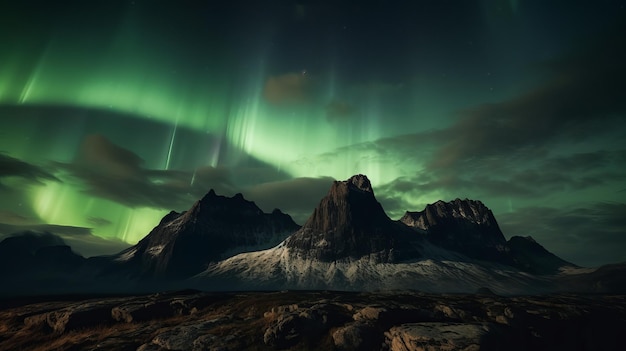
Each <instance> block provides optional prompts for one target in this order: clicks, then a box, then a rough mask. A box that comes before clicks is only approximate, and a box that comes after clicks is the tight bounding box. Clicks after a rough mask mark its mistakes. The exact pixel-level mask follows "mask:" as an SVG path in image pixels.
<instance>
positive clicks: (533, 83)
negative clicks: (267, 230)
mask: <svg viewBox="0 0 626 351" xmlns="http://www.w3.org/2000/svg"><path fill="white" fill-rule="evenodd" d="M625 6H626V2H625V1H616V0H612V1H609V0H606V1H604V0H600V1H560V0H555V1H539V0H536V1H534V0H527V1H524V0H475V1H470V0H468V1H460V0H459V1H447V0H438V1H434V0H429V1H425V0H414V1H223V2H217V1H158V0H134V1H116V0H112V1H111V0H109V1H98V0H95V1H22V2H17V1H13V2H9V1H6V2H2V4H0V235H7V234H10V233H12V232H16V231H20V230H24V229H38V230H48V231H51V232H54V233H56V234H59V235H60V236H62V237H63V238H64V239H65V240H66V242H68V243H69V244H70V245H72V246H73V247H74V249H75V250H76V251H78V252H80V253H82V254H83V255H86V256H90V255H96V254H104V253H113V252H116V251H118V250H120V249H122V248H124V247H127V246H128V245H130V244H133V243H136V242H137V241H138V240H139V239H141V238H142V237H143V236H145V235H146V234H147V233H148V232H149V231H150V230H151V229H152V228H153V227H154V226H155V225H156V224H158V222H159V220H160V218H161V217H162V216H163V215H165V214H166V213H168V212H169V211H170V210H177V211H182V210H185V209H187V208H189V207H190V206H191V205H192V204H193V202H194V201H196V200H197V199H199V198H200V197H202V195H204V194H205V193H206V192H208V190H209V189H211V188H213V189H215V190H216V191H217V193H218V194H223V195H229V196H231V195H233V194H235V193H238V192H242V193H243V194H244V196H245V197H246V198H247V199H250V200H253V201H255V202H256V203H257V204H258V205H259V206H260V207H261V208H262V209H263V210H264V211H266V212H269V211H271V210H272V209H273V208H280V209H281V210H283V211H284V212H287V213H289V214H291V215H292V217H293V218H294V220H296V222H298V223H299V224H302V223H304V221H305V220H306V218H307V217H308V215H309V214H310V213H311V211H312V210H313V208H314V207H315V206H316V205H317V203H318V201H319V199H320V198H321V197H322V196H324V195H325V194H326V192H327V191H328V188H329V186H330V184H331V182H332V180H334V179H339V180H341V179H346V178H348V177H350V176H351V175H353V174H357V173H363V174H366V175H367V176H368V177H369V178H370V180H371V182H372V185H373V186H374V191H375V193H376V196H377V198H378V200H379V201H380V202H381V203H382V204H383V206H384V208H385V210H386V211H387V213H388V215H389V216H390V217H391V218H393V219H398V218H400V217H401V216H402V214H403V213H404V211H407V210H410V211H417V210H422V209H423V208H424V206H425V205H426V204H428V203H433V202H435V201H437V200H439V199H442V200H446V201H449V200H452V199H455V198H470V199H478V200H481V201H483V202H484V203H485V204H486V205H487V206H488V207H490V208H491V209H492V210H493V212H494V214H495V216H496V218H497V219H498V221H499V224H500V226H501V228H502V230H503V232H504V234H505V236H506V237H510V236H513V235H523V236H527V235H531V236H532V237H533V238H535V239H536V240H537V241H538V242H540V243H541V244H543V245H544V246H545V247H546V248H547V249H548V250H550V251H552V252H554V253H556V254H557V255H559V256H561V257H562V258H564V259H566V260H570V261H572V262H574V263H577V264H580V265H583V266H597V265H601V264H606V263H614V262H622V261H626V200H625V199H626V118H625V117H626V116H625V114H626V83H625V82H626V80H625V79H626V68H625V65H624V62H626V41H625V40H624V38H626V9H625Z"/></svg>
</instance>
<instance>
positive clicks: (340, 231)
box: [285, 174, 419, 262]
mask: <svg viewBox="0 0 626 351" xmlns="http://www.w3.org/2000/svg"><path fill="white" fill-rule="evenodd" d="M416 240H418V236H417V235H415V233H411V231H409V230H407V228H406V226H404V225H402V224H400V223H396V222H394V221H392V220H391V219H389V217H388V216H387V215H386V214H385V211H384V210H383V208H382V206H381V205H380V203H379V202H378V201H376V198H375V196H374V191H373V190H372V186H371V184H370V181H369V179H367V177H366V176H364V175H361V174H359V175H355V176H353V177H351V178H350V179H348V180H346V181H335V182H334V183H333V184H332V186H331V188H330V190H329V192H328V194H327V195H326V196H325V197H324V198H323V199H322V200H321V201H320V203H319V205H318V206H317V208H316V209H315V210H314V211H313V214H312V215H311V217H309V219H308V220H307V222H306V223H305V224H304V226H303V227H302V228H301V229H300V230H299V231H298V232H296V233H295V234H294V235H292V236H291V237H290V238H289V239H288V240H287V241H286V243H285V245H286V247H287V248H289V250H290V252H292V253H293V254H295V255H297V256H299V257H301V258H304V259H313V260H320V261H324V262H331V261H335V260H340V259H344V258H360V257H363V256H366V255H370V256H373V257H375V259H376V260H377V261H379V262H394V261H398V260H402V259H407V258H417V257H418V256H419V252H418V251H417V249H415V245H414V244H413V243H412V242H413V241H416Z"/></svg>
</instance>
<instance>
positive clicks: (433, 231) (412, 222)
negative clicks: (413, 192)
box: [400, 199, 512, 264]
mask: <svg viewBox="0 0 626 351" xmlns="http://www.w3.org/2000/svg"><path fill="white" fill-rule="evenodd" d="M400 221H401V222H402V223H404V224H406V225H407V226H409V227H412V228H417V229H421V230H423V231H426V233H427V238H428V240H429V241H430V242H432V243H433V244H435V245H438V246H441V247H443V248H445V249H448V250H453V251H456V252H459V253H462V254H464V255H466V256H468V257H471V258H476V259H480V260H487V261H497V262H501V263H507V264H510V263H512V261H511V258H510V257H509V256H508V254H507V250H508V248H507V245H506V239H505V238H504V235H503V234H502V231H501V230H500V227H499V226H498V223H497V222H496V219H495V217H494V216H493V213H492V212H491V210H490V209H488V208H487V207H486V206H485V205H484V204H483V203H482V202H480V201H475V200H467V199H465V200H461V199H456V200H454V201H451V202H444V201H437V202H435V203H434V204H430V205H427V206H426V208H425V209H424V210H423V211H419V212H406V213H405V214H404V216H403V217H402V218H401V219H400Z"/></svg>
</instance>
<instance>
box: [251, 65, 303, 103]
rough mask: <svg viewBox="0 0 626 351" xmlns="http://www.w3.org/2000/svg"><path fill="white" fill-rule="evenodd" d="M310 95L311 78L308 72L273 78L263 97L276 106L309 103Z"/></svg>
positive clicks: (270, 79) (267, 84)
mask: <svg viewBox="0 0 626 351" xmlns="http://www.w3.org/2000/svg"><path fill="white" fill-rule="evenodd" d="M310 94H311V78H310V77H309V74H308V73H307V72H306V71H302V72H296V73H286V74H282V75H279V76H271V77H269V78H268V79H267V81H266V82H265V87H264V88H263V96H264V97H265V99H266V100H267V101H268V102H270V103H271V104H274V105H291V104H301V103H307V102H309V101H310V100H311V96H310Z"/></svg>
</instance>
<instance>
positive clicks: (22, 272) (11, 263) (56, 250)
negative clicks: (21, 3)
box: [0, 175, 626, 295]
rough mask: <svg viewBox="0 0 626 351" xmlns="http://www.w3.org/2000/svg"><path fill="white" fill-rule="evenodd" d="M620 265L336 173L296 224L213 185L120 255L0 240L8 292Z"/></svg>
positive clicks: (250, 285) (49, 238)
mask: <svg viewBox="0 0 626 351" xmlns="http://www.w3.org/2000/svg"><path fill="white" fill-rule="evenodd" d="M624 270H625V267H624V265H612V266H606V267H601V268H598V269H588V268H581V267H578V266H576V265H575V264H573V263H570V262H567V261H565V260H563V259H561V258H559V257H557V256H556V255H554V254H552V253H550V252H549V251H548V250H546V249H545V248H544V247H543V246H541V245H540V244H539V243H537V242H536V241H535V240H534V239H533V238H531V237H520V236H514V237H511V238H510V239H509V240H506V238H505V236H504V235H503V233H502V231H501V230H500V228H499V226H498V223H497V221H496V219H495V217H494V215H493V213H492V212H491V210H489V208H487V207H486V206H485V205H484V204H483V203H482V202H480V201H476V200H468V199H465V200H461V199H456V200H453V201H451V202H444V201H437V202H435V203H434V204H430V205H427V206H426V208H425V209H424V210H422V211H414V212H411V211H407V212H406V213H405V214H404V216H403V217H402V218H401V219H400V220H397V221H394V220H392V219H390V218H389V217H388V216H387V214H386V213H385V211H384V209H383V207H382V206H381V204H380V203H379V202H378V201H377V200H376V197H375V195H374V190H373V188H372V186H371V183H370V181H369V179H368V178H367V177H366V176H364V175H355V176H353V177H351V178H349V179H347V180H345V181H334V182H333V183H332V185H331V187H330V190H329V191H328V194H327V195H326V196H325V197H324V198H322V199H321V201H320V203H319V205H318V206H317V207H316V208H315V210H314V211H313V213H312V214H311V216H310V217H309V219H308V220H307V221H306V222H305V223H304V225H303V226H302V227H300V226H298V225H297V224H296V223H295V222H294V221H293V220H292V219H291V217H290V216H289V215H287V214H284V213H282V212H281V211H280V210H278V209H275V210H274V211H272V212H271V213H264V212H263V211H262V210H261V209H260V208H259V207H258V206H257V205H256V204H255V203H254V202H251V201H248V200H246V199H245V198H244V197H243V195H242V194H237V195H235V196H233V197H226V196H220V195H217V194H216V193H215V192H214V191H213V190H211V191H209V193H207V194H206V195H205V196H204V197H203V198H202V199H200V200H199V201H197V202H196V203H195V204H194V205H193V206H192V207H191V208H190V209H189V210H188V211H185V212H182V213H178V212H174V211H172V212H170V213H169V214H167V215H166V216H165V217H163V219H162V220H161V221H160V223H159V224H158V225H157V226H156V227H155V228H154V229H153V230H152V231H151V232H150V233H149V234H148V235H147V236H146V237H144V238H143V239H142V240H140V241H139V242H138V243H137V244H136V245H134V246H132V247H130V248H128V249H126V250H123V251H122V252H120V253H118V254H116V255H111V256H99V257H91V258H88V259H85V258H83V257H81V256H79V255H77V254H75V253H74V252H72V250H71V248H70V247H68V246H66V245H65V244H64V243H63V241H62V240H61V239H60V238H58V237H56V236H54V235H52V234H48V233H35V232H26V233H19V234H16V235H14V236H12V237H10V238H7V239H5V240H3V241H2V242H0V279H2V281H3V282H5V284H2V285H3V287H4V288H2V289H0V293H2V294H8V295H11V294H39V293H50V292H52V293H61V292H64V293H66V292H124V293H137V292H148V291H155V290H156V291H161V290H164V289H178V288H198V289H203V290H283V289H315V290H318V289H323V290H369V291H372V290H389V289H404V290H406V289H410V290H419V291H426V292H475V291H477V290H479V289H483V290H484V289H488V290H490V291H494V292H496V293H498V294H525V293H546V292H556V291H571V292H620V291H626V288H625V287H626V283H625V279H624V278H623V277H624V274H622V273H623V272H624Z"/></svg>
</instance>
